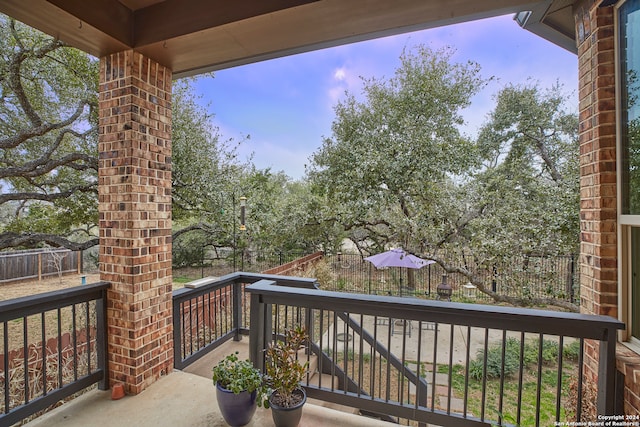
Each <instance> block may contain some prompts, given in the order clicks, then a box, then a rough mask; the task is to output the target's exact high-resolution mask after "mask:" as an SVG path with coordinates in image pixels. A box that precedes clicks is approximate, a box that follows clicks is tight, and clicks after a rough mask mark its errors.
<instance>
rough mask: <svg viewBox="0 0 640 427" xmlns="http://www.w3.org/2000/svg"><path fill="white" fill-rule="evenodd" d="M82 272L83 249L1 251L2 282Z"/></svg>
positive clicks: (40, 278) (0, 278) (0, 272)
mask: <svg viewBox="0 0 640 427" xmlns="http://www.w3.org/2000/svg"><path fill="white" fill-rule="evenodd" d="M81 272H82V251H76V252H74V251H70V250H69V249H32V250H24V251H15V252H0V283H7V282H13V281H18V280H25V279H38V280H42V279H43V278H46V277H50V276H55V275H58V274H70V273H81Z"/></svg>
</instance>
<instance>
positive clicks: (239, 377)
mask: <svg viewBox="0 0 640 427" xmlns="http://www.w3.org/2000/svg"><path fill="white" fill-rule="evenodd" d="M212 379H213V383H214V384H216V383H217V384H220V386H221V387H222V388H224V389H227V390H229V391H232V392H233V393H235V394H239V393H240V392H242V391H248V392H249V393H253V391H257V396H256V400H257V403H258V406H263V405H265V407H266V408H268V407H269V404H268V399H267V397H268V394H269V389H268V388H267V387H266V384H265V382H264V381H263V377H262V374H261V373H260V371H259V370H258V369H256V368H254V366H253V363H251V362H250V361H249V360H240V359H239V358H238V352H235V353H234V354H230V355H228V356H226V357H225V358H224V359H222V360H221V361H220V362H218V364H217V365H215V366H214V367H213V374H212Z"/></svg>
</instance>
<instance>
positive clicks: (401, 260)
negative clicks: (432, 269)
mask: <svg viewBox="0 0 640 427" xmlns="http://www.w3.org/2000/svg"><path fill="white" fill-rule="evenodd" d="M364 260H365V261H369V262H370V263H371V264H373V265H374V266H375V267H376V268H385V267H404V268H413V269H419V268H422V267H424V266H425V265H429V264H433V263H434V262H435V261H432V260H426V259H422V258H419V257H417V256H415V255H412V254H410V253H408V252H407V251H405V250H404V249H402V248H395V249H391V250H388V251H386V252H382V253H379V254H376V255H371V256H368V257H366V258H365V259H364ZM407 274H408V273H407ZM369 287H371V283H369ZM369 293H371V289H369ZM400 295H401V296H402V275H401V276H400Z"/></svg>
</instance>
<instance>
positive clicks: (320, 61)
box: [196, 15, 578, 179]
mask: <svg viewBox="0 0 640 427" xmlns="http://www.w3.org/2000/svg"><path fill="white" fill-rule="evenodd" d="M420 44H423V45H426V46H429V47H431V48H433V49H438V48H439V47H443V46H449V47H451V48H453V49H454V50H455V51H456V54H455V55H454V58H453V61H456V62H466V61H468V60H471V61H475V62H477V63H479V64H480V66H481V69H482V71H481V74H482V76H483V77H485V78H488V77H491V76H494V77H495V80H494V82H493V83H491V84H490V85H489V86H488V87H487V88H485V89H484V90H483V91H482V92H481V93H480V94H479V95H477V96H476V97H475V98H474V99H473V102H472V106H471V107H470V108H469V109H467V110H465V112H464V116H465V119H466V121H467V124H466V126H465V128H464V129H463V131H464V132H465V133H466V134H468V135H471V136H473V135H475V132H476V131H477V130H478V128H479V127H480V126H481V125H482V124H483V123H484V122H485V121H486V118H487V115H488V114H489V113H490V112H491V110H492V108H493V106H494V100H493V96H494V95H495V94H496V93H497V92H498V91H499V90H500V88H502V87H504V86H505V85H507V84H510V83H512V84H520V83H522V84H525V83H527V82H528V81H530V80H533V81H535V82H539V84H540V86H541V87H544V88H547V87H551V86H552V85H553V84H554V83H556V82H559V83H561V84H563V85H564V90H565V91H566V92H567V93H569V94H571V103H570V108H571V109H572V110H573V111H576V112H577V104H578V102H577V85H578V60H577V56H576V55H574V54H572V53H570V52H568V51H566V50H564V49H562V48H560V47H558V46H556V45H554V44H552V43H550V42H547V41H546V40H543V39H542V38H540V37H538V36H536V35H534V34H532V33H530V32H528V31H526V30H523V29H522V28H520V27H519V26H518V25H517V24H516V22H514V21H513V19H512V16H511V15H509V16H503V17H497V18H491V19H484V20H480V21H474V22H470V23H465V24H458V25H452V26H447V27H441V28H435V29H431V30H424V31H419V32H413V33H407V34H403V35H399V36H393V37H385V38H381V39H376V40H371V41H367V42H360V43H354V44H350V45H344V46H340V47H335V48H330V49H323V50H319V51H314V52H309V53H304V54H299V55H295V56H290V57H286V58H280V59H274V60H271V61H265V62H260V63H256V64H250V65H245V66H241V67H235V68H231V69H227V70H221V71H217V72H216V73H215V76H214V77H213V78H202V79H200V80H199V81H198V82H197V84H196V87H197V90H198V92H199V93H200V94H201V95H202V96H203V98H202V103H203V105H206V106H207V108H208V110H209V111H210V112H211V113H213V114H215V117H214V119H213V124H214V125H215V126H217V127H218V128H219V129H220V133H221V135H222V137H223V138H224V139H228V138H233V139H234V140H236V141H239V140H244V139H245V136H247V135H249V136H250V138H249V139H248V140H246V141H245V142H243V143H242V145H241V147H240V150H239V153H240V155H241V158H242V159H246V158H247V156H249V155H250V154H251V153H253V163H254V164H255V165H256V166H257V167H258V168H260V169H264V168H267V167H270V168H271V169H272V170H273V171H280V170H282V171H284V172H285V173H286V174H287V175H289V176H290V177H292V178H294V179H299V178H301V177H302V176H303V175H304V170H305V169H304V166H305V164H307V163H308V158H309V156H310V155H311V154H312V153H313V152H314V151H316V150H317V149H318V148H319V147H320V146H321V144H322V140H323V138H324V137H329V136H331V123H332V121H333V119H334V117H335V115H334V110H333V107H334V106H335V105H336V103H337V102H338V101H339V100H340V99H341V98H342V97H343V96H344V93H345V91H349V93H352V94H356V95H360V92H361V81H362V80H361V78H360V77H361V76H362V77H365V78H370V77H375V78H379V79H387V78H390V77H392V76H393V73H394V71H395V69H396V68H397V67H398V66H399V57H400V54H401V52H402V50H403V49H404V48H408V49H411V48H412V47H413V46H416V45H420Z"/></svg>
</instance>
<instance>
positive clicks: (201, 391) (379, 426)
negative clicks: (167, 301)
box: [26, 338, 394, 427]
mask: <svg viewBox="0 0 640 427" xmlns="http://www.w3.org/2000/svg"><path fill="white" fill-rule="evenodd" d="M236 350H238V351H240V352H241V353H244V354H248V344H247V339H246V338H245V339H244V340H243V341H241V342H239V343H237V342H233V341H230V342H227V343H225V344H224V345H222V346H221V347H220V348H219V349H217V350H216V351H213V352H211V353H210V354H209V355H207V356H206V357H203V358H202V359H200V360H199V361H197V362H196V363H194V364H193V365H191V366H190V367H189V368H188V369H187V370H185V371H174V372H172V373H171V374H169V375H167V376H166V377H164V378H162V379H160V380H159V381H157V382H156V383H154V384H152V385H151V386H149V388H148V389H147V390H145V391H144V392H142V393H140V394H139V395H137V396H125V397H124V398H122V399H120V400H111V392H110V391H100V390H92V391H89V392H88V393H86V394H84V395H82V396H80V397H79V398H77V399H75V400H73V401H71V402H69V403H66V404H64V405H62V406H60V407H58V408H56V409H54V410H53V411H51V412H49V413H47V414H45V415H43V416H41V417H39V418H37V419H35V420H33V421H31V422H30V423H28V424H26V426H27V427H50V426H64V427H85V426H88V425H99V426H137V427H147V426H148V427H152V426H153V427H156V426H190V427H199V426H202V427H204V426H207V427H214V426H226V425H227V424H226V423H225V422H224V420H223V418H222V415H221V414H220V410H219V409H218V405H217V403H216V398H215V390H214V388H213V385H212V383H211V379H210V378H209V376H210V372H211V367H212V366H213V364H214V363H217V361H218V360H220V359H221V358H222V357H224V356H225V355H226V354H229V353H232V352H234V351H236ZM187 371H189V372H187ZM336 425H340V426H341V427H389V426H391V425H394V424H390V423H387V422H384V421H379V420H376V419H371V418H367V417H363V416H359V415H355V414H349V413H345V412H341V411H338V410H335V409H331V408H328V407H323V406H319V405H316V404H313V403H310V402H308V403H307V404H306V405H305V408H304V412H303V416H302V420H301V422H300V427H312V426H313V427H316V426H320V427H322V426H332V427H333V426H336ZM248 426H250V427H251V426H253V427H263V426H273V421H272V420H271V412H270V411H269V410H265V409H262V408H258V410H257V412H256V415H255V416H254V417H253V420H252V421H251V423H249V424H248Z"/></svg>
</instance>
